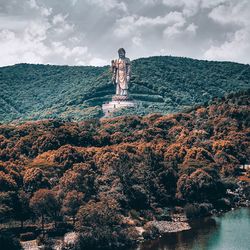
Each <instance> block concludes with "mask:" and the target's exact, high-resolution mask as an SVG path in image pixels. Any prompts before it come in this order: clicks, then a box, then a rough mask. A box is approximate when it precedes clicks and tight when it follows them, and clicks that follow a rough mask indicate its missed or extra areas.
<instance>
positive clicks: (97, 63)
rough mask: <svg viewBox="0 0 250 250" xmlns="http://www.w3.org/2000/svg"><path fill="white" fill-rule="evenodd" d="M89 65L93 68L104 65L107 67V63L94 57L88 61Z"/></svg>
mask: <svg viewBox="0 0 250 250" xmlns="http://www.w3.org/2000/svg"><path fill="white" fill-rule="evenodd" d="M89 64H90V65H93V66H104V65H108V64H109V62H108V61H107V60H104V59H102V58H98V57H94V58H92V59H91V60H90V61H89Z"/></svg>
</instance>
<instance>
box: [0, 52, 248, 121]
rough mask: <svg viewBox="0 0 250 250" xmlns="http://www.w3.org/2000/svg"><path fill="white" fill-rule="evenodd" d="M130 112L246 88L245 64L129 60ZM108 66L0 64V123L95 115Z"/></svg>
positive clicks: (175, 106)
mask: <svg viewBox="0 0 250 250" xmlns="http://www.w3.org/2000/svg"><path fill="white" fill-rule="evenodd" d="M132 70H133V72H132V79H131V89H130V92H131V93H132V97H133V98H134V99H135V100H137V102H138V103H139V105H138V108H137V109H136V110H134V109H133V110H127V111H125V112H124V111H123V112H119V113H117V115H119V114H124V113H127V114H128V113H132V114H137V115H144V114H149V113H156V112H158V113H163V114H167V113H171V112H176V111H181V110H184V109H187V108H190V107H192V106H194V105H199V104H202V103H206V102H208V101H210V100H212V98H213V97H217V96H219V97H220V96H224V95H226V94H227V93H230V92H235V91H239V90H245V89H248V88H249V86H250V65H243V64H238V63H231V62H211V61H200V60H193V59H189V58H179V57H169V56H158V57H150V58H141V59H137V60H134V61H133V62H132ZM110 77H111V76H110V72H109V67H108V66H105V67H92V66H51V65H32V64H18V65H14V66H9V67H2V68H0V89H1V91H0V122H11V121H22V120H40V119H47V118H62V119H67V120H71V119H72V120H83V119H87V118H95V117H101V116H102V115H103V114H102V110H101V104H102V103H104V102H106V101H108V100H110V99H111V96H112V95H113V94H114V86H113V85H112V83H111V82H110Z"/></svg>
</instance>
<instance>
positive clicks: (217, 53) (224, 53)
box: [204, 0, 250, 63]
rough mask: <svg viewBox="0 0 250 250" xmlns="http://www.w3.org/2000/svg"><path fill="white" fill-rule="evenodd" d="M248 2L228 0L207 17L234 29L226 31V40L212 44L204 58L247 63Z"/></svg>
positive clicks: (248, 47)
mask: <svg viewBox="0 0 250 250" xmlns="http://www.w3.org/2000/svg"><path fill="white" fill-rule="evenodd" d="M249 15H250V2H249V1H246V0H245V1H244V0H243V1H233V0H232V1H228V2H227V3H226V4H224V5H220V6H217V7H216V8H214V9H213V10H212V11H211V12H210V13H209V15H208V16H209V17H210V18H211V19H212V20H213V21H215V22H216V23H218V24H219V25H222V26H225V25H232V26H234V27H235V31H230V32H228V33H227V36H226V37H227V40H226V41H224V42H223V43H221V44H219V45H215V44H212V45H211V46H210V47H209V48H208V49H207V50H206V51H205V53H204V58H206V59H210V60H211V59H213V60H231V61H238V62H243V63H249V56H248V55H249V54H250V43H249V41H250V19H249Z"/></svg>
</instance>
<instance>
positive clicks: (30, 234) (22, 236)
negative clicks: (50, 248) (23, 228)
mask: <svg viewBox="0 0 250 250" xmlns="http://www.w3.org/2000/svg"><path fill="white" fill-rule="evenodd" d="M34 239H36V235H35V234H34V233H33V232H27V233H23V234H20V240H22V241H27V240H34Z"/></svg>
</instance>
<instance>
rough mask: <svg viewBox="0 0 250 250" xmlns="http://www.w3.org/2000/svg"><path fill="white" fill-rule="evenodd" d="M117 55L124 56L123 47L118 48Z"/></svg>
mask: <svg viewBox="0 0 250 250" xmlns="http://www.w3.org/2000/svg"><path fill="white" fill-rule="evenodd" d="M118 55H119V57H120V58H125V55H126V51H125V49H124V48H120V49H118Z"/></svg>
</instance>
